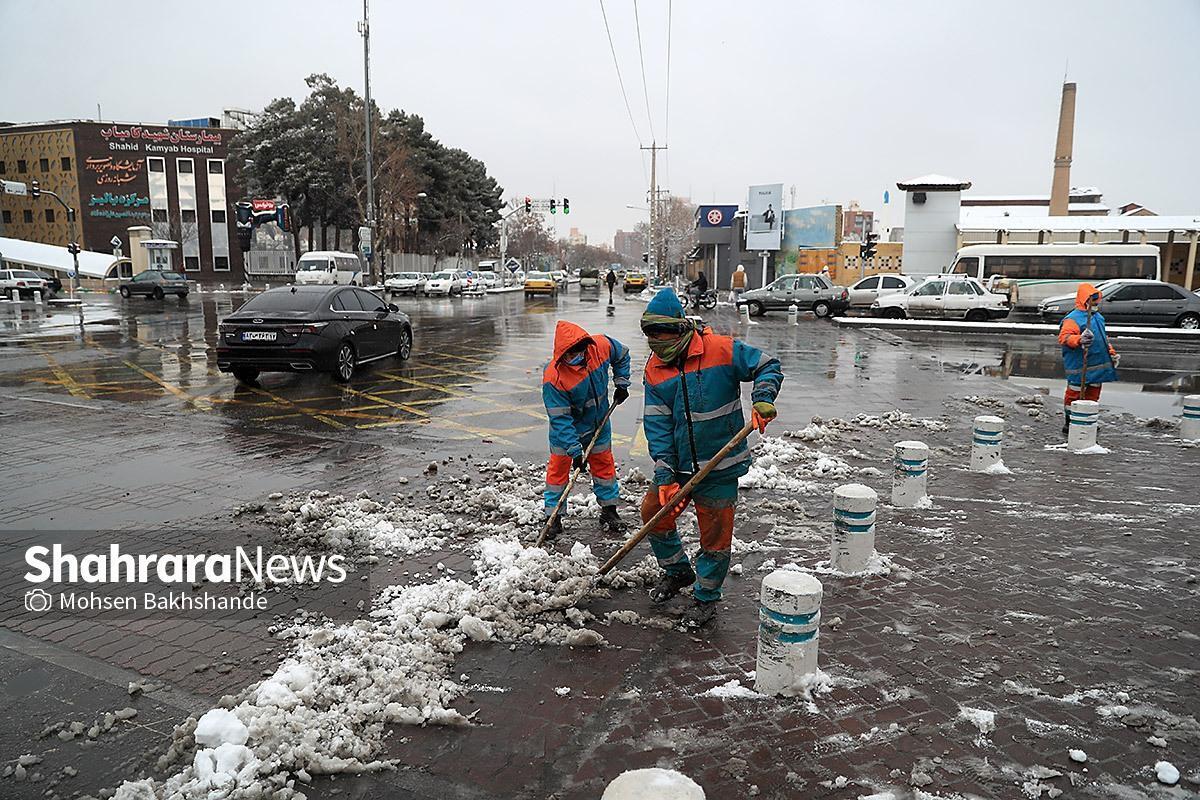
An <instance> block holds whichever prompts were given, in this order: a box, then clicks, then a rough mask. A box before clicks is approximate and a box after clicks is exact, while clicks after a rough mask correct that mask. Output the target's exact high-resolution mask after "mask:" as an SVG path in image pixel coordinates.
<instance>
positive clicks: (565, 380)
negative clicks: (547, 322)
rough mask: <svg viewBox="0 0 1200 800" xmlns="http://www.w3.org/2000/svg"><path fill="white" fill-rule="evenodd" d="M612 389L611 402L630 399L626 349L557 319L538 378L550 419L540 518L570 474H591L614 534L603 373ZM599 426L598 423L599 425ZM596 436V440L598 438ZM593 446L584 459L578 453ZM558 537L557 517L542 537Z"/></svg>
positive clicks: (615, 498) (614, 491) (616, 522)
mask: <svg viewBox="0 0 1200 800" xmlns="http://www.w3.org/2000/svg"><path fill="white" fill-rule="evenodd" d="M610 370H611V371H612V382H613V384H614V385H615V386H616V389H615V390H614V391H613V396H612V402H613V403H615V404H617V405H620V404H621V403H624V402H625V400H626V398H628V397H629V348H628V347H626V346H625V345H623V344H621V343H620V342H618V341H617V340H616V339H614V338H612V337H611V336H602V335H601V336H592V335H589V334H588V332H587V331H585V330H584V329H583V328H581V327H580V326H578V325H576V324H575V323H574V322H567V321H566V320H559V322H558V326H557V327H556V328H555V330H554V356H553V358H552V359H551V361H550V363H549V364H548V365H547V366H546V370H545V372H544V373H543V376H542V401H543V402H544V403H545V405H546V415H547V416H548V417H549V420H550V460H549V462H548V463H547V464H546V489H545V492H544V493H543V499H544V501H545V514H546V516H547V517H549V516H550V515H551V513H552V512H553V511H554V508H555V507H556V506H557V505H558V501H559V499H560V498H561V497H562V494H563V492H564V491H565V490H566V488H567V481H568V480H570V477H571V470H572V468H574V469H582V470H590V471H591V473H592V491H593V492H594V493H595V495H596V500H597V501H598V502H599V504H600V524H602V525H604V526H605V527H606V528H608V529H609V530H613V531H615V530H619V529H620V527H621V518H620V516H619V515H618V514H617V503H618V502H619V501H620V486H619V485H618V483H617V468H616V465H615V464H614V463H613V455H612V426H611V425H610V424H609V422H608V421H607V420H606V419H605V417H606V416H607V414H608V408H609V399H608V373H609V371H610ZM602 422H603V425H601V423H602ZM597 434H598V436H597ZM593 437H596V444H595V445H594V446H593V447H592V452H591V454H590V455H589V456H588V459H587V463H586V464H585V463H584V460H583V451H584V449H585V448H586V447H587V446H588V443H589V442H591V441H592V439H593ZM560 533H562V516H561V515H559V516H556V517H555V518H554V521H553V523H552V524H551V526H550V528H549V530H547V532H546V539H547V540H552V539H555V538H557V537H558V535H559V534H560Z"/></svg>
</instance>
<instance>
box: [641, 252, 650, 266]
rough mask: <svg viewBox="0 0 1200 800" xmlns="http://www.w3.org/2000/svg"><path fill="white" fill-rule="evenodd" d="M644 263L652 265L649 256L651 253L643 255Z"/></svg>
mask: <svg viewBox="0 0 1200 800" xmlns="http://www.w3.org/2000/svg"><path fill="white" fill-rule="evenodd" d="M642 261H644V262H645V263H647V264H649V263H650V254H649V253H642Z"/></svg>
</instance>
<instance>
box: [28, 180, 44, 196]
mask: <svg viewBox="0 0 1200 800" xmlns="http://www.w3.org/2000/svg"><path fill="white" fill-rule="evenodd" d="M29 196H30V197H32V198H33V199H34V200H36V199H38V198H39V197H41V196H42V187H41V185H40V184H39V183H38V182H37V181H32V182H31V183H30V184H29Z"/></svg>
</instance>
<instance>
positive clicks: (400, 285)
mask: <svg viewBox="0 0 1200 800" xmlns="http://www.w3.org/2000/svg"><path fill="white" fill-rule="evenodd" d="M383 288H385V289H387V290H388V292H389V293H391V294H416V293H417V292H419V291H421V290H422V289H424V288H425V276H424V275H422V274H421V273H419V272H393V273H392V274H391V275H388V276H387V278H386V279H385V280H384V282H383Z"/></svg>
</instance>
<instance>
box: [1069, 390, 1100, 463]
mask: <svg viewBox="0 0 1200 800" xmlns="http://www.w3.org/2000/svg"><path fill="white" fill-rule="evenodd" d="M1099 424H1100V404H1099V403H1097V402H1096V401H1095V400H1076V401H1075V402H1074V403H1071V424H1070V426H1068V428H1067V449H1068V450H1075V451H1079V450H1087V449H1088V448H1089V447H1095V446H1096V428H1097V427H1099Z"/></svg>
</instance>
